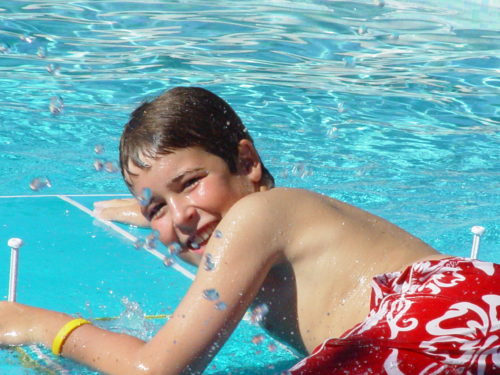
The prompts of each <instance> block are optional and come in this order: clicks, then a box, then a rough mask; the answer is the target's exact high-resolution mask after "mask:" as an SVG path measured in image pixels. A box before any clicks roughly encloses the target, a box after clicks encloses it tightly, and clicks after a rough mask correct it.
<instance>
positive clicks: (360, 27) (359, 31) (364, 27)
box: [358, 25, 368, 35]
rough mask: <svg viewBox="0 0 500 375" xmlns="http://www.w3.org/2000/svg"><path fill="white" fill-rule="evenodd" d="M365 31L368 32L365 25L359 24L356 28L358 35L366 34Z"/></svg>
mask: <svg viewBox="0 0 500 375" xmlns="http://www.w3.org/2000/svg"><path fill="white" fill-rule="evenodd" d="M367 32H368V28H367V27H366V26H365V25H361V26H359V28H358V34H359V35H363V34H366V33H367Z"/></svg>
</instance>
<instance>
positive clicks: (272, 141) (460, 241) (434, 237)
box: [0, 0, 500, 374]
mask: <svg viewBox="0 0 500 375" xmlns="http://www.w3.org/2000/svg"><path fill="white" fill-rule="evenodd" d="M499 14H500V5H499V4H498V2H497V1H460V2H452V1H437V0H428V1H389V0H387V1H371V0H366V1H319V0H318V1H286V0H280V1H278V0H275V1H266V2H263V1H245V2H239V3H234V2H228V1H218V2H217V3H216V4H215V3H214V4H210V3H207V2H201V1H197V0H193V1H148V0H146V1H141V2H136V1H128V2H121V1H120V2H118V1H78V2H67V1H63V0H57V1H54V0H45V1H41V0H40V1H34V0H30V1H4V2H2V4H1V5H0V88H1V92H2V93H3V96H2V98H1V99H0V102H1V104H2V106H1V108H2V109H1V112H0V113H1V116H0V173H1V177H2V178H1V180H0V196H2V197H3V198H1V199H0V207H1V211H0V215H1V218H2V221H1V225H0V240H2V241H4V244H6V242H7V240H8V238H10V237H14V236H19V237H22V238H23V239H24V240H25V242H26V245H25V246H24V247H23V248H22V250H21V260H20V262H21V270H20V290H19V301H20V302H25V303H32V304H35V305H38V306H42V307H48V308H53V309H58V310H63V311H66V312H70V313H78V312H80V313H82V314H83V315H85V316H91V317H94V318H96V317H104V316H107V317H109V316H118V315H120V314H122V315H123V314H125V313H126V312H127V311H129V310H130V308H131V306H132V307H134V306H136V305H135V303H138V304H139V306H140V308H141V309H142V311H144V312H145V313H146V314H149V315H158V314H168V313H169V312H171V311H172V309H173V308H174V307H175V304H176V302H178V300H179V298H180V296H181V295H182V292H183V291H184V290H185V288H187V286H188V284H189V279H188V278H187V277H186V276H184V275H183V274H181V273H179V272H178V271H176V270H175V269H172V268H166V267H164V266H163V265H162V263H161V261H159V260H158V259H156V258H155V257H154V256H150V255H149V254H147V253H145V252H137V251H135V249H134V246H133V245H132V242H131V241H130V240H127V239H125V238H124V237H123V236H122V235H121V234H119V233H118V232H117V231H116V230H115V229H110V228H109V227H106V226H103V225H102V224H99V223H96V222H94V220H93V218H92V217H90V216H89V215H88V214H87V213H86V212H84V211H82V209H80V208H79V207H78V205H75V204H73V203H71V202H69V201H68V200H63V199H62V198H61V197H59V196H62V195H64V196H70V197H69V198H70V199H71V200H72V201H74V202H76V203H80V204H82V205H83V206H84V207H87V208H90V207H91V206H92V202H93V201H95V200H99V199H104V198H105V197H109V196H112V195H115V194H127V189H126V187H125V186H124V184H123V183H122V181H121V179H120V176H119V174H118V173H116V172H114V171H113V168H112V167H111V164H107V165H108V167H109V168H108V169H109V170H110V171H111V172H108V171H106V168H102V169H100V170H96V168H95V165H96V161H98V163H97V164H98V165H101V164H105V163H106V162H111V163H115V162H116V159H117V149H116V145H117V141H118V138H119V135H120V132H121V128H122V125H123V124H124V123H125V122H126V121H127V118H128V114H129V113H130V112H131V111H132V109H133V108H135V106H136V105H137V104H138V103H140V102H141V101H142V100H143V99H145V98H150V97H153V96H155V95H157V94H159V93H160V92H162V91H163V90H165V89H167V88H170V87H172V86H176V85H199V86H203V87H206V88H209V89H211V90H212V91H214V92H216V93H217V94H218V95H220V96H222V97H223V98H224V99H226V100H227V101H228V102H229V103H230V104H231V105H232V106H233V107H234V108H235V109H236V110H237V112H238V113H239V114H240V116H241V117H242V119H243V121H244V122H245V124H246V126H247V127H248V128H249V129H250V131H251V132H252V134H253V136H254V138H255V140H256V143H257V146H258V148H259V149H260V150H261V153H262V156H263V158H264V160H265V162H266V166H268V168H269V169H270V171H271V172H272V173H273V174H274V175H275V177H276V180H277V184H278V185H286V186H298V187H305V188H310V189H314V190H317V191H320V192H322V193H324V194H327V195H330V196H332V197H335V198H339V199H342V200H345V201H347V202H349V203H352V204H355V205H358V206H360V207H362V208H364V209H367V210H369V211H371V212H373V213H376V214H378V215H380V216H382V217H384V218H387V219H389V220H391V221H393V222H395V223H397V224H398V225H400V226H402V227H403V228H405V229H407V230H409V231H410V232H412V233H414V234H416V235H417V236H419V237H421V238H422V239H424V240H425V241H426V242H428V243H430V244H431V245H432V246H434V247H436V248H437V249H438V250H440V251H442V252H445V253H449V254H453V255H463V256H465V255H468V254H469V252H470V246H471V238H472V236H471V233H470V227H471V226H472V225H482V226H484V227H485V228H486V233H485V234H484V236H483V238H482V242H481V252H480V256H479V258H480V259H484V260H489V261H496V262H499V261H500V241H499V231H498V225H499V224H498V218H499V216H500V199H499V194H498V192H499V181H500V179H499V175H500V170H499V166H500V163H499V156H498V155H499V153H498V150H499V143H500V142H499V136H498V133H499V130H500V95H499V87H500V74H499V71H500V59H499V58H498V56H500V25H499V22H498V19H499ZM96 146H98V147H96ZM96 151H97V152H96ZM99 163H100V164H99ZM37 177H38V178H40V177H44V178H48V179H49V180H50V182H51V187H47V188H44V189H40V190H38V191H33V190H31V189H30V187H29V185H30V183H31V182H32V180H33V179H34V178H37ZM94 194H103V195H104V196H105V197H100V196H92V195H94ZM43 195H48V196H46V197H44V196H43ZM120 228H121V229H123V230H125V231H127V233H131V234H132V235H134V236H143V235H145V232H144V231H143V230H139V229H137V228H130V227H127V226H120ZM4 247H5V249H6V250H5V252H3V251H2V252H0V280H5V282H3V283H0V288H4V289H0V295H1V296H4V295H6V293H7V288H6V286H7V280H8V264H9V262H8V249H7V247H6V246H4ZM183 267H187V266H185V265H183ZM188 270H189V271H190V272H194V270H192V269H188ZM2 285H3V286H2ZM124 298H125V300H124ZM123 301H125V302H123ZM127 301H128V302H127ZM127 309H129V310H127ZM125 315H126V314H125ZM137 315H141V314H137ZM160 320H161V319H159V321H160ZM120 322H121V325H119V326H120V327H121V328H123V329H133V328H134V324H139V325H140V327H139V330H140V331H141V332H151V331H154V322H155V320H152V322H153V323H152V324H153V327H149V326H148V324H146V323H148V322H149V321H147V322H145V321H144V320H143V319H139V318H138V317H137V316H134V317H133V319H129V320H128V321H125V322H124V321H123V320H121V321H120ZM106 324H110V323H106ZM245 324H246V323H245ZM143 325H146V328H147V329H143V328H144V327H143ZM136 328H137V327H136ZM238 332H241V334H240V333H238V335H236V336H235V337H234V338H233V339H232V341H231V342H229V343H228V346H227V350H228V352H221V353H220V355H219V356H218V359H217V362H216V363H215V365H216V367H215V368H212V369H208V370H207V371H209V372H211V373H217V372H220V373H228V372H231V371H233V373H235V374H243V373H245V374H250V373H261V374H267V373H272V371H279V369H281V368H285V367H286V363H288V362H287V361H293V360H294V358H296V356H295V355H294V354H293V353H290V352H289V351H287V350H286V348H283V347H278V348H277V350H276V349H275V350H269V349H268V346H269V344H271V343H273V342H272V341H271V338H269V337H267V336H266V339H265V340H266V342H265V343H264V345H261V346H258V345H257V346H256V345H255V344H253V343H252V342H251V341H252V338H253V337H254V336H256V335H257V336H258V335H260V331H258V328H257V327H253V326H251V325H249V324H246V325H245V326H243V327H242V328H241V331H238ZM271 347H272V348H274V347H273V346H271ZM256 352H258V354H257V353H256ZM4 355H5V356H6V357H5V358H6V359H7V361H1V362H2V364H0V369H2V371H0V372H2V373H6V374H7V373H8V374H17V373H23V374H24V373H26V371H32V372H33V373H40V372H41V371H42V370H41V369H40V368H38V369H32V370H27V369H26V368H25V367H23V366H22V365H20V363H19V360H18V357H17V354H14V353H10V352H8V353H6V352H5V351H3V352H2V353H1V354H0V358H3V357H2V356H4ZM247 358H252V364H253V363H255V365H254V366H252V367H248V366H247V361H246V360H247ZM254 359H255V361H254ZM4 363H7V364H4ZM57 363H58V364H60V363H62V365H63V366H69V367H68V368H69V370H68V371H73V372H74V373H82V371H83V370H82V369H81V368H79V367H73V365H72V364H67V363H66V362H64V361H63V362H57ZM268 364H271V365H273V364H274V365H275V369H272V370H271V369H269V368H267V365H268ZM1 366H4V367H5V369H4V368H2V367H1ZM65 368H66V367H65ZM27 373H30V372H27Z"/></svg>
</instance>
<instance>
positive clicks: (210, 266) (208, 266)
mask: <svg viewBox="0 0 500 375" xmlns="http://www.w3.org/2000/svg"><path fill="white" fill-rule="evenodd" d="M214 268H215V262H214V260H213V258H212V254H205V265H204V269H205V271H213V270H214Z"/></svg>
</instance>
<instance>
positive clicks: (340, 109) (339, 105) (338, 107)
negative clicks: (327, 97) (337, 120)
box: [337, 102, 345, 113]
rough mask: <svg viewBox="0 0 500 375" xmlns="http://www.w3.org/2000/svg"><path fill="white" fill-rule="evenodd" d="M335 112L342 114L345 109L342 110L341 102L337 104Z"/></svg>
mask: <svg viewBox="0 0 500 375" xmlns="http://www.w3.org/2000/svg"><path fill="white" fill-rule="evenodd" d="M337 111H338V112H339V113H342V112H344V111H345V108H344V103H342V102H341V103H339V104H338V105H337Z"/></svg>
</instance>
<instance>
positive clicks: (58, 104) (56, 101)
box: [49, 96, 64, 115]
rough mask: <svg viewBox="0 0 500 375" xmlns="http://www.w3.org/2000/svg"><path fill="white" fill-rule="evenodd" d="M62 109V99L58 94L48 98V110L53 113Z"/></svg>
mask: <svg viewBox="0 0 500 375" xmlns="http://www.w3.org/2000/svg"><path fill="white" fill-rule="evenodd" d="M63 109H64V100H63V98H61V97H60V96H53V97H52V98H50V104H49V110H50V113H52V114H53V115H58V114H60V113H61V112H62V111H63Z"/></svg>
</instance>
